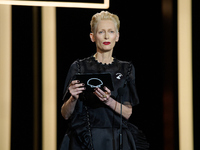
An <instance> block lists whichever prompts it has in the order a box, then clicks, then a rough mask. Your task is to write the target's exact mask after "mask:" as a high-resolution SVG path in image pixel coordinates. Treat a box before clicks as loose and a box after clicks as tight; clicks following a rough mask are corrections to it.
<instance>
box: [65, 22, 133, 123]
mask: <svg viewBox="0 0 200 150" xmlns="http://www.w3.org/2000/svg"><path fill="white" fill-rule="evenodd" d="M90 39H91V41H92V42H95V43H96V51H97V52H96V54H95V55H94V57H95V59H96V60H97V61H98V62H101V63H103V64H110V63H112V62H113V57H112V53H113V48H114V46H115V43H116V42H118V40H119V32H118V31H117V28H116V26H115V24H114V22H113V21H112V20H101V21H99V22H98V24H97V27H96V32H95V33H90ZM104 42H109V43H110V44H104ZM84 90H85V87H84V84H83V83H79V81H78V80H74V81H72V82H71V84H70V86H69V92H70V94H71V96H70V98H69V99H68V100H67V101H66V102H65V103H64V104H63V105H62V107H61V114H62V116H63V117H64V118H65V119H66V120H67V119H69V117H70V116H71V114H72V113H73V111H74V108H75V106H76V103H77V100H78V98H79V94H80V93H82V92H83V91H84ZM94 94H95V95H96V96H97V97H98V98H99V100H100V101H102V103H104V104H105V105H107V106H109V107H110V108H111V109H112V110H113V111H115V112H116V113H118V114H120V112H121V103H119V102H117V101H116V100H115V99H113V98H112V97H111V91H110V90H109V89H108V88H107V87H104V91H103V90H101V89H99V88H96V89H95V90H94ZM131 114H132V106H131V105H123V104H122V116H123V117H124V118H126V119H129V118H130V116H131Z"/></svg>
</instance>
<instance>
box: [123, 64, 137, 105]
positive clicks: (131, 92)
mask: <svg viewBox="0 0 200 150" xmlns="http://www.w3.org/2000/svg"><path fill="white" fill-rule="evenodd" d="M126 80H127V81H126V85H125V91H126V93H125V95H124V104H125V105H131V106H135V105H137V104H139V98H138V94H137V90H136V85H135V68H134V66H133V65H132V64H129V67H128V73H127V79H126Z"/></svg>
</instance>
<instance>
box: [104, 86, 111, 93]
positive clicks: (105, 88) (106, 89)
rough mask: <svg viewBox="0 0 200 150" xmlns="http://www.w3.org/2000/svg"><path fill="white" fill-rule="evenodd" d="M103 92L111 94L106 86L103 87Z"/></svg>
mask: <svg viewBox="0 0 200 150" xmlns="http://www.w3.org/2000/svg"><path fill="white" fill-rule="evenodd" d="M104 90H105V91H106V92H107V93H108V94H109V95H110V94H111V91H110V89H109V88H107V87H106V86H104Z"/></svg>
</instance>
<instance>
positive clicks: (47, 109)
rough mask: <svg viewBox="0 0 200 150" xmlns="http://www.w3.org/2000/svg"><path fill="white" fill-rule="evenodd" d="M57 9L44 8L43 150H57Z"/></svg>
mask: <svg viewBox="0 0 200 150" xmlns="http://www.w3.org/2000/svg"><path fill="white" fill-rule="evenodd" d="M56 104H57V103H56V8H55V7H42V149H43V150H56V147H57V146H56V140H57V138H56V116H57V115H56V107H57V106H56Z"/></svg>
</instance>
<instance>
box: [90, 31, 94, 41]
mask: <svg viewBox="0 0 200 150" xmlns="http://www.w3.org/2000/svg"><path fill="white" fill-rule="evenodd" d="M90 39H91V41H92V42H95V37H94V33H90Z"/></svg>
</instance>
